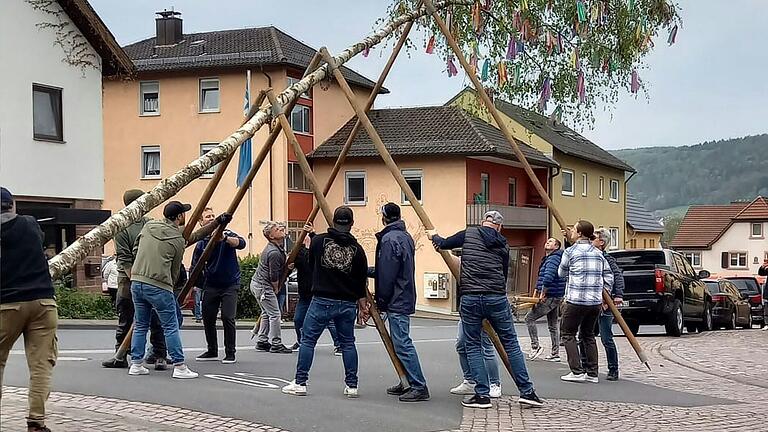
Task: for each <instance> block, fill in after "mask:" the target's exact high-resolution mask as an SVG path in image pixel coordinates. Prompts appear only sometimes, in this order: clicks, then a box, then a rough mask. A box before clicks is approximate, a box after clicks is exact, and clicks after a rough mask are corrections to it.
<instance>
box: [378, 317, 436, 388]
mask: <svg viewBox="0 0 768 432" xmlns="http://www.w3.org/2000/svg"><path fill="white" fill-rule="evenodd" d="M387 321H389V332H390V335H391V336H392V345H394V348H395V354H397V358H399V359H400V361H401V362H402V363H403V367H404V368H405V376H406V377H407V378H408V383H409V384H410V385H411V388H412V389H414V390H423V389H426V388H427V380H426V378H424V373H423V372H422V371H421V364H420V363H419V355H418V354H417V353H416V348H415V347H414V346H413V341H412V340H411V335H410V333H411V331H410V327H411V317H409V316H408V315H405V314H399V313H387Z"/></svg>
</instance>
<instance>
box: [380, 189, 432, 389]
mask: <svg viewBox="0 0 768 432" xmlns="http://www.w3.org/2000/svg"><path fill="white" fill-rule="evenodd" d="M381 221H382V223H383V224H384V229H383V230H381V232H379V233H376V239H377V240H378V243H377V244H376V267H369V268H368V277H372V278H374V279H375V281H376V295H375V296H374V299H375V300H376V306H377V307H378V308H379V311H380V312H384V313H386V314H387V321H389V331H390V333H391V334H392V344H393V345H394V347H395V353H396V354H397V357H398V358H399V359H400V361H401V362H402V363H403V367H404V368H405V374H406V376H407V378H408V383H409V384H410V387H405V386H404V385H403V383H400V384H398V385H396V386H393V387H390V388H388V389H387V394H390V395H398V396H400V398H399V399H400V401H401V402H421V401H426V400H429V390H428V389H427V381H426V379H425V378H424V373H423V372H422V371H421V364H420V363H419V356H418V354H417V353H416V348H415V347H414V346H413V341H412V340H411V336H410V323H411V318H410V315H413V314H414V313H416V282H415V280H414V279H415V276H414V272H415V264H414V254H415V252H416V249H415V246H414V243H413V238H412V237H411V235H410V234H408V231H406V230H405V222H403V220H402V219H401V218H400V206H398V205H397V204H395V203H387V204H385V205H384V206H383V207H382V208H381Z"/></svg>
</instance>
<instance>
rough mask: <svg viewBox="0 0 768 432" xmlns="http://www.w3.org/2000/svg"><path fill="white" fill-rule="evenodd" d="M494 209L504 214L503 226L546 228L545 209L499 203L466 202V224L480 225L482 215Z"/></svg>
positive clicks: (512, 227)
mask: <svg viewBox="0 0 768 432" xmlns="http://www.w3.org/2000/svg"><path fill="white" fill-rule="evenodd" d="M490 210H496V211H498V212H499V213H501V214H502V216H504V228H511V229H547V209H546V208H543V207H516V206H505V205H500V204H467V225H480V223H481V222H482V221H483V215H484V214H485V212H487V211H490Z"/></svg>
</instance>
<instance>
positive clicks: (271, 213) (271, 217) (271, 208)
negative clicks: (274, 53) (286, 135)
mask: <svg viewBox="0 0 768 432" xmlns="http://www.w3.org/2000/svg"><path fill="white" fill-rule="evenodd" d="M259 71H260V72H261V73H262V75H264V76H265V77H267V88H272V77H271V76H269V74H268V73H266V72H264V65H259ZM269 132H272V122H270V123H269ZM273 186H274V184H273V181H272V149H269V220H271V221H273V220H275V211H274V203H273V200H274V198H273V196H272V195H273V193H272V188H273Z"/></svg>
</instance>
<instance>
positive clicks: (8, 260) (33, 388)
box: [0, 187, 58, 432]
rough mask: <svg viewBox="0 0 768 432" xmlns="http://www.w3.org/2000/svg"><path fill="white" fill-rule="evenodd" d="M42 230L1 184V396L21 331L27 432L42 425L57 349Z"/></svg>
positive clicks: (36, 430) (42, 429)
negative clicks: (26, 374) (26, 383)
mask: <svg viewBox="0 0 768 432" xmlns="http://www.w3.org/2000/svg"><path fill="white" fill-rule="evenodd" d="M43 240H44V236H43V231H42V230H41V229H40V226H39V225H38V224H37V221H36V220H35V218H33V217H31V216H23V215H17V214H16V206H15V205H14V202H13V195H11V193H10V192H9V191H8V189H6V188H4V187H0V257H2V259H0V396H2V387H3V383H2V381H3V373H4V372H5V363H6V361H7V360H8V354H9V353H10V351H11V348H12V347H13V344H14V343H15V342H16V340H17V339H18V338H19V336H21V335H22V334H23V335H24V346H25V350H24V352H25V354H26V356H27V365H28V367H29V393H28V397H27V398H28V400H29V415H28V416H27V431H28V432H45V431H47V432H50V429H48V428H47V427H45V401H46V400H47V399H48V394H49V393H50V391H51V375H52V374H53V367H54V365H55V364H56V357H57V354H58V348H57V343H56V326H57V323H58V313H57V310H56V301H55V300H54V291H53V283H52V282H51V275H50V274H49V273H48V262H47V260H46V258H45V253H44V252H43Z"/></svg>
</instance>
